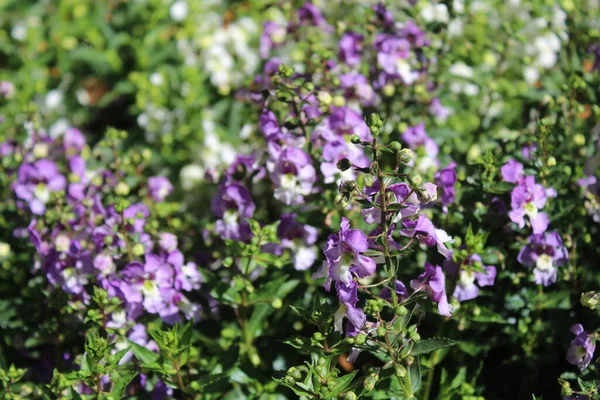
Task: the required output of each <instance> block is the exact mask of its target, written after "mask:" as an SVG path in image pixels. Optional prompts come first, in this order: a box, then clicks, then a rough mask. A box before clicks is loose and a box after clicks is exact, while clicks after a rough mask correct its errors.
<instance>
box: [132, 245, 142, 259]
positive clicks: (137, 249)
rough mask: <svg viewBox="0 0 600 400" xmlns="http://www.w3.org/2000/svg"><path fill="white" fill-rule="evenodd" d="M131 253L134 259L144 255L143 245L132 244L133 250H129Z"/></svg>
mask: <svg viewBox="0 0 600 400" xmlns="http://www.w3.org/2000/svg"><path fill="white" fill-rule="evenodd" d="M131 252H132V253H133V255H134V256H136V257H139V256H142V255H144V252H145V249H144V245H143V244H141V243H136V244H134V245H133V248H132V249H131Z"/></svg>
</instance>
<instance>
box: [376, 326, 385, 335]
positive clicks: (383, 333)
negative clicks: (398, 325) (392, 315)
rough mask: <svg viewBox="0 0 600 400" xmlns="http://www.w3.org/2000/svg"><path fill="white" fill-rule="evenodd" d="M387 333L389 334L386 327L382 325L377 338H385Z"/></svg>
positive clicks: (378, 329)
mask: <svg viewBox="0 0 600 400" xmlns="http://www.w3.org/2000/svg"><path fill="white" fill-rule="evenodd" d="M386 333H387V329H386V327H385V326H383V325H381V326H380V327H379V328H377V336H379V337H383V336H385V334H386Z"/></svg>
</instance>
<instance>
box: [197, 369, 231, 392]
mask: <svg viewBox="0 0 600 400" xmlns="http://www.w3.org/2000/svg"><path fill="white" fill-rule="evenodd" d="M228 377H229V374H225V373H221V374H211V375H207V376H203V377H202V378H200V379H198V380H195V381H194V382H192V383H190V386H191V388H192V389H194V390H195V391H197V392H201V391H202V389H204V388H205V387H207V386H208V385H212V384H213V383H217V382H219V381H221V380H223V379H227V378H228Z"/></svg>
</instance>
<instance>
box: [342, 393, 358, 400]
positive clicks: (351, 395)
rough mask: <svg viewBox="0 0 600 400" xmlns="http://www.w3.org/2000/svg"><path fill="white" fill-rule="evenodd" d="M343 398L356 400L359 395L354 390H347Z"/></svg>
mask: <svg viewBox="0 0 600 400" xmlns="http://www.w3.org/2000/svg"><path fill="white" fill-rule="evenodd" d="M342 398H343V399H344V400H356V399H357V398H358V397H356V393H354V392H346V393H344V395H343V397H342Z"/></svg>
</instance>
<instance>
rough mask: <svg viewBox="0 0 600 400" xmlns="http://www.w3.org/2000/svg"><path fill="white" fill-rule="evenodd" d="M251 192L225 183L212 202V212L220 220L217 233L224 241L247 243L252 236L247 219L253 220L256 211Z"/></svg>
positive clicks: (236, 185) (234, 184)
mask: <svg viewBox="0 0 600 400" xmlns="http://www.w3.org/2000/svg"><path fill="white" fill-rule="evenodd" d="M255 208H256V207H255V205H254V202H253V201H252V198H251V197H250V192H248V189H246V187H245V186H244V185H242V184H239V183H233V182H231V183H223V184H221V186H220V187H219V191H218V193H217V195H216V196H215V197H214V198H213V200H212V202H211V209H212V212H213V213H214V214H215V215H216V216H217V218H220V219H219V220H218V221H217V223H216V226H215V233H217V234H218V235H220V236H221V237H222V238H224V239H231V240H238V241H247V240H249V239H250V237H251V236H252V232H251V231H250V226H249V225H248V222H247V221H246V220H245V218H251V217H252V215H253V214H254V210H255Z"/></svg>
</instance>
